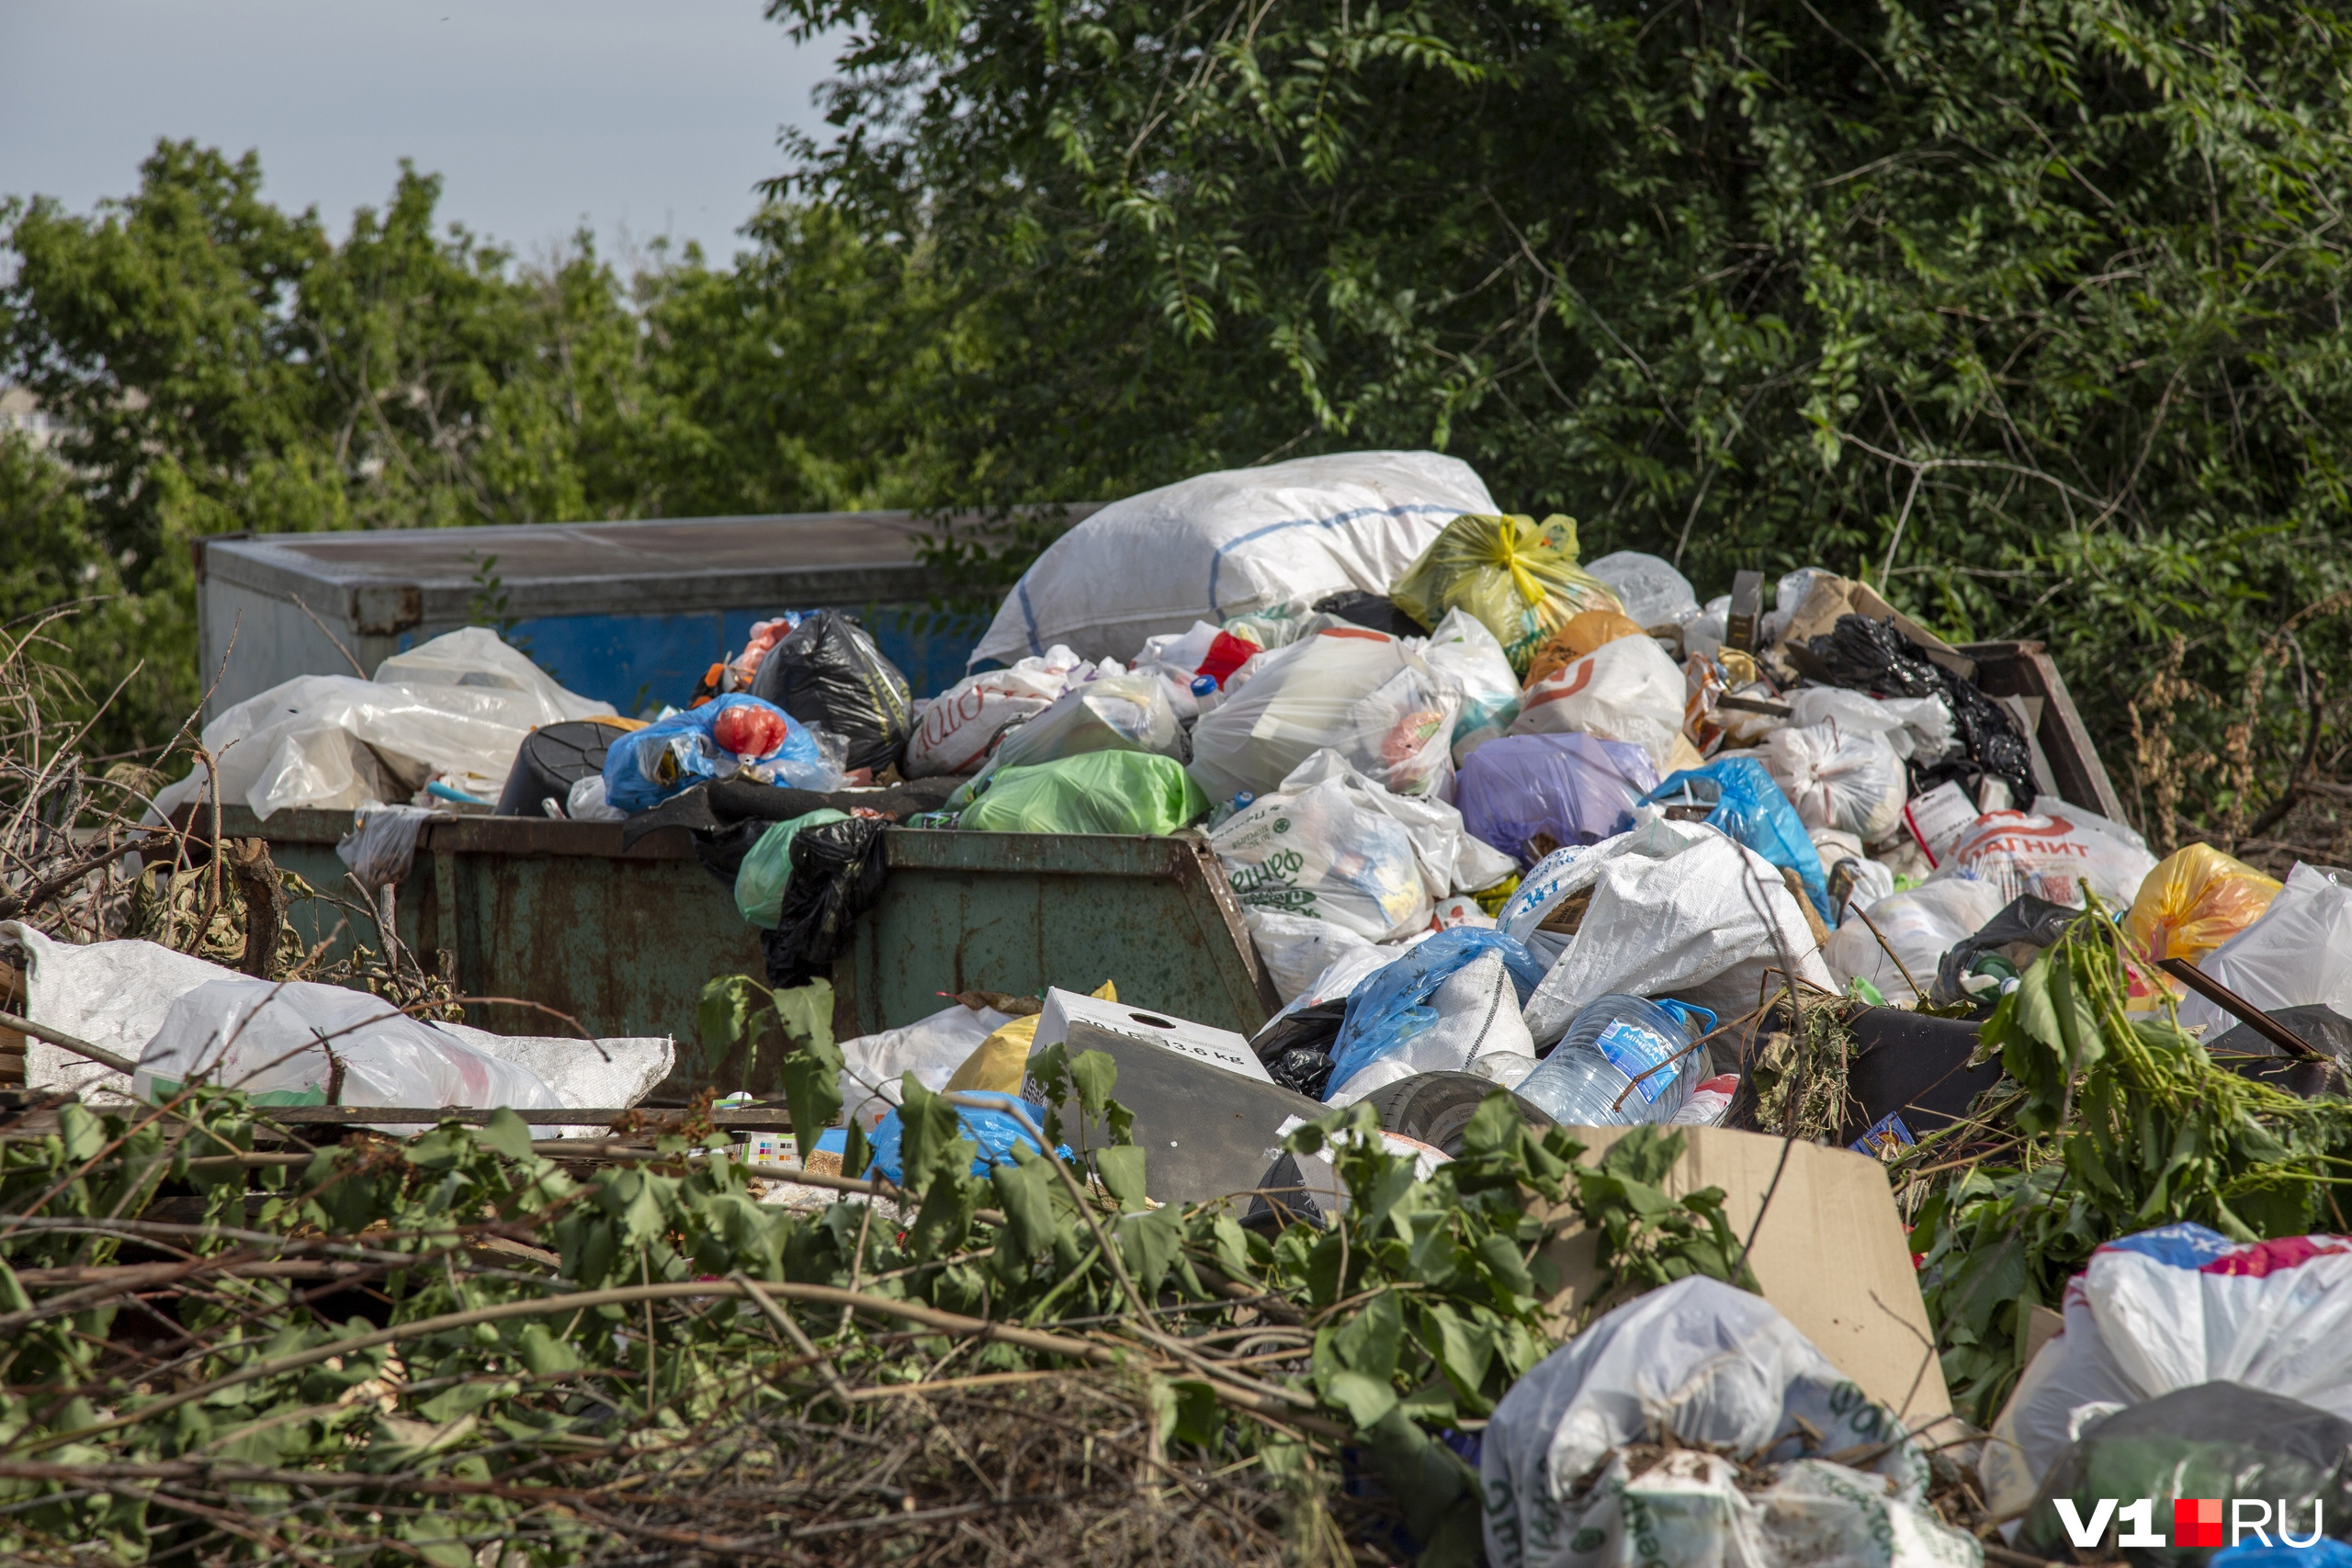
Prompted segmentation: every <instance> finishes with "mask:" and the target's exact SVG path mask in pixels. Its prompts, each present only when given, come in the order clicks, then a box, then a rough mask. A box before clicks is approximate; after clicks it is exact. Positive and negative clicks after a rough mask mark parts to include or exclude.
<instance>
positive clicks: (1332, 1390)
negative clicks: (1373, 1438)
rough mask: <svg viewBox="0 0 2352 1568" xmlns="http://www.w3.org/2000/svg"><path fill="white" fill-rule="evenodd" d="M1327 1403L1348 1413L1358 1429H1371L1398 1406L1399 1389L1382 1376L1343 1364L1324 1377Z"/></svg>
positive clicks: (1324, 1395)
mask: <svg viewBox="0 0 2352 1568" xmlns="http://www.w3.org/2000/svg"><path fill="white" fill-rule="evenodd" d="M1321 1392H1322V1394H1323V1399H1324V1403H1326V1404H1329V1405H1331V1406H1332V1407H1334V1408H1335V1409H1340V1410H1344V1411H1346V1412H1347V1413H1348V1419H1349V1420H1350V1421H1351V1422H1352V1423H1353V1424H1354V1426H1355V1427H1356V1429H1357V1430H1359V1431H1363V1430H1368V1429H1369V1428H1370V1427H1373V1426H1374V1425H1375V1424H1377V1423H1378V1422H1379V1420H1380V1419H1381V1417H1382V1416H1386V1415H1387V1414H1388V1413H1389V1412H1390V1411H1392V1410H1394V1409H1396V1408H1397V1391H1396V1390H1395V1389H1393V1388H1391V1387H1389V1386H1388V1384H1387V1382H1385V1380H1383V1379H1380V1378H1374V1377H1370V1376H1367V1375H1366V1374H1364V1373H1363V1372H1359V1371H1351V1369H1349V1368H1346V1367H1341V1368H1340V1369H1338V1370H1337V1371H1333V1372H1332V1373H1331V1374H1330V1375H1329V1377H1328V1378H1326V1379H1324V1380H1323V1382H1322V1385H1321Z"/></svg>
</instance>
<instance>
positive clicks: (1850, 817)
mask: <svg viewBox="0 0 2352 1568" xmlns="http://www.w3.org/2000/svg"><path fill="white" fill-rule="evenodd" d="M1756 760H1757V761H1759V762H1761V763H1763V764H1764V768H1765V771H1766V772H1767V773H1770V774H1771V775H1772V782H1773V783H1774V784H1779V785H1780V786H1781V794H1783V795H1787V796H1788V797H1789V804H1790V805H1792V806H1793V807H1796V808H1797V818H1798V819H1799V820H1800V821H1802V822H1803V823H1804V825H1805V826H1806V827H1807V828H1835V829H1838V830H1839V831H1841V832H1847V833H1851V834H1853V835H1854V836H1855V837H1856V838H1858V839H1860V840H1861V841H1862V842H1864V843H1866V844H1875V843H1877V842H1879V841H1880V840H1883V839H1887V838H1891V837H1892V836H1893V835H1894V831H1895V829H1898V828H1900V827H1902V825H1903V803H1904V801H1905V799H1906V798H1907V797H1908V795H1909V784H1908V782H1907V780H1906V777H1905V770H1904V767H1903V759H1902V758H1900V757H1898V756H1896V755H1895V754H1894V747H1892V746H1890V745H1889V744H1887V741H1886V738H1885V737H1884V736H1883V735H1877V734H1871V733H1869V732H1867V731H1864V730H1858V729H1848V728H1844V727H1843V726H1841V725H1839V724H1837V723H1834V722H1833V723H1829V724H1816V725H1804V726H1796V725H1791V726H1789V727H1787V728H1781V729H1776V730H1774V731H1772V733H1771V734H1770V735H1767V736H1766V737H1764V742H1763V744H1762V745H1760V746H1758V748H1757V749H1756Z"/></svg>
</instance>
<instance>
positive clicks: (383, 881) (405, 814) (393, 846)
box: [334, 806, 447, 893]
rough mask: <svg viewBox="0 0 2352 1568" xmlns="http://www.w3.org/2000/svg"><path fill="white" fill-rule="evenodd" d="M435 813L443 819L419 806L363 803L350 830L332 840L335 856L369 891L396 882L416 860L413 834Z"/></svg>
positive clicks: (355, 814) (414, 836) (419, 831)
mask: <svg viewBox="0 0 2352 1568" xmlns="http://www.w3.org/2000/svg"><path fill="white" fill-rule="evenodd" d="M436 817H438V818H442V819H443V820H444V821H447V816H446V814H444V813H442V812H438V811H434V810H430V809H428V808H427V807H422V806H363V807H360V808H359V809H358V810H357V811H356V812H354V813H353V814H352V818H351V831H350V832H348V833H345V835H344V836H343V837H342V838H340V839H338V840H335V846H334V852H335V858H336V859H338V860H340V861H342V862H343V863H344V864H345V865H347V866H349V867H350V868H351V874H352V875H353V876H355V877H356V878H357V879H358V881H359V886H362V887H364V888H366V889H367V890H368V892H370V893H375V892H377V891H379V889H381V888H383V887H385V886H388V885H397V884H399V883H401V882H402V881H405V880H406V879H407V877H408V872H409V867H410V866H411V865H412V864H413V863H414V862H415V860H416V836H417V835H418V834H419V833H421V832H423V831H424V825H425V824H426V823H427V822H430V821H432V820H433V819H434V818H436Z"/></svg>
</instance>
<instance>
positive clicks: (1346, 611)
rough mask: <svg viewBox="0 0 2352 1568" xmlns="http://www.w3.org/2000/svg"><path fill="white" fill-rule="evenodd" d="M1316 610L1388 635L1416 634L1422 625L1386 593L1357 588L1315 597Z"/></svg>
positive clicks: (1353, 624) (1420, 630) (1318, 612)
mask: <svg viewBox="0 0 2352 1568" xmlns="http://www.w3.org/2000/svg"><path fill="white" fill-rule="evenodd" d="M1315 611H1316V613H1317V615H1334V616H1337V617H1338V618H1339V619H1340V620H1343V621H1345V622H1347V623H1348V624H1349V625H1350V626H1363V627H1365V628H1367V629H1368V630H1371V631H1375V632H1386V633H1387V634H1388V635H1389V636H1390V637H1419V636H1420V635H1421V632H1422V630H1423V629H1424V628H1423V627H1422V626H1421V624H1420V623H1419V621H1417V620H1415V619H1413V617H1412V616H1410V615H1407V614H1405V612H1404V611H1402V610H1400V609H1398V608H1397V602H1396V601H1395V600H1394V599H1391V598H1390V597H1388V595H1387V594H1385V593H1366V592H1363V590H1362V589H1360V588H1351V589H1349V590H1347V592H1343V593H1333V594H1329V595H1327V596H1325V597H1324V598H1321V599H1317V601H1316V602H1315Z"/></svg>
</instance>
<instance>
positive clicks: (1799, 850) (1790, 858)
mask: <svg viewBox="0 0 2352 1568" xmlns="http://www.w3.org/2000/svg"><path fill="white" fill-rule="evenodd" d="M1644 800H1645V804H1650V805H1657V806H1674V805H1678V804H1680V803H1682V802H1685V801H1690V802H1694V803H1696V804H1698V805H1702V806H1709V805H1710V804H1711V803H1712V805H1711V809H1709V811H1708V812H1707V817H1706V822H1707V826H1709V827H1710V828H1719V829H1722V830H1723V831H1724V832H1725V833H1728V834H1730V835H1731V836H1732V837H1733V838H1734V839H1736V840H1738V841H1739V842H1740V843H1741V844H1742V845H1744V846H1746V847H1747V849H1750V850H1752V851H1754V852H1756V853H1758V854H1759V855H1761V856H1763V857H1764V859H1766V860H1767V861H1769V862H1770V863H1772V864H1773V865H1775V866H1779V867H1781V868H1783V869H1785V870H1789V871H1793V872H1795V873H1796V874H1797V881H1798V882H1799V883H1801V884H1802V885H1803V886H1804V896H1805V897H1806V899H1807V900H1808V901H1809V902H1811V904H1812V905H1813V907H1814V911H1815V913H1816V914H1818V915H1820V917H1821V918H1822V919H1824V920H1825V921H1832V922H1834V921H1835V919H1836V914H1835V911H1834V910H1833V908H1832V907H1831V904H1830V901H1829V882H1828V876H1827V874H1826V871H1825V870H1824V868H1823V866H1822V863H1821V853H1820V852H1819V851H1818V850H1817V849H1815V847H1814V842H1813V838H1812V835H1811V834H1810V833H1809V832H1807V830H1806V829H1805V825H1804V818H1801V817H1800V816H1798V815H1797V809H1796V807H1793V806H1792V805H1790V804H1789V797H1788V796H1787V795H1783V794H1782V793H1781V786H1780V784H1777V783H1776V782H1774V780H1773V778H1772V775H1771V774H1770V773H1768V772H1766V771H1765V768H1764V765H1763V764H1762V763H1761V762H1758V761H1756V759H1754V758H1753V757H1718V758H1716V759H1715V760H1714V761H1712V762H1709V763H1708V764H1707V765H1706V766H1704V767H1701V768H1688V769H1685V770H1684V771H1683V772H1681V773H1671V774H1668V776H1667V777H1666V778H1665V779H1663V780H1661V781H1660V782H1659V784H1658V786H1657V788H1656V789H1653V790H1651V791H1650V792H1649V794H1648V795H1646V796H1645V797H1644Z"/></svg>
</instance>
